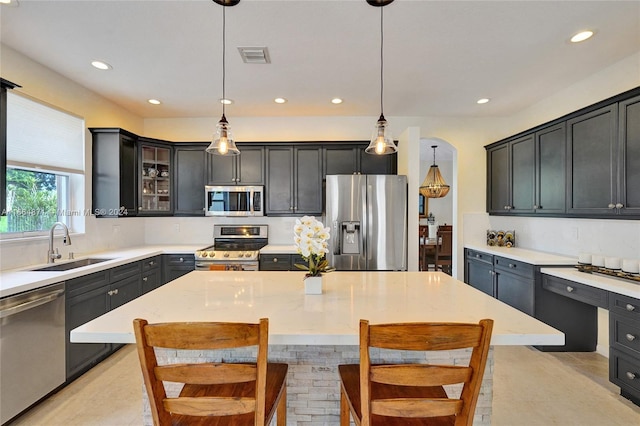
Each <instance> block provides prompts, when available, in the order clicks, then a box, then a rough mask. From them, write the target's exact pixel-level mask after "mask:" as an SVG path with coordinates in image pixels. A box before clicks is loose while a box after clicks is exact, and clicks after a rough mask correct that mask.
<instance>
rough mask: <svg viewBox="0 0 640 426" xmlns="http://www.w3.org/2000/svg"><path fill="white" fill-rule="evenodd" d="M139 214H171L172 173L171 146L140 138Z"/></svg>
mask: <svg viewBox="0 0 640 426" xmlns="http://www.w3.org/2000/svg"><path fill="white" fill-rule="evenodd" d="M138 147H139V157H138V158H139V159H140V163H139V164H140V167H139V171H138V174H139V192H138V214H139V215H152V216H158V215H164V214H166V215H171V214H172V213H173V207H172V206H173V203H172V201H173V200H172V197H173V194H172V189H173V188H172V185H171V181H172V177H173V176H172V175H173V166H172V164H171V147H170V146H168V145H166V144H162V143H155V142H147V141H144V140H143V139H141V140H139V144H138Z"/></svg>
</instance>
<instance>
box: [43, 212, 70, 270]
mask: <svg viewBox="0 0 640 426" xmlns="http://www.w3.org/2000/svg"><path fill="white" fill-rule="evenodd" d="M58 225H59V226H62V228H64V237H63V238H64V239H63V240H62V243H63V244H64V245H65V246H70V245H71V237H70V236H69V228H67V225H65V224H64V223H62V222H56V223H54V224H53V226H51V229H50V230H49V251H48V252H47V263H54V262H55V261H56V259H60V258H61V257H62V255H61V254H60V253H58V249H56V250H55V252H54V251H53V231H54V230H55V229H56V226H58Z"/></svg>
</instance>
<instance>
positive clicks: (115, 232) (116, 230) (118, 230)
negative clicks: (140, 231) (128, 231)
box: [112, 225, 120, 234]
mask: <svg viewBox="0 0 640 426" xmlns="http://www.w3.org/2000/svg"><path fill="white" fill-rule="evenodd" d="M112 232H113V233H114V234H119V233H120V225H113V228H112Z"/></svg>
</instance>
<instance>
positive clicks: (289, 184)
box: [265, 144, 323, 216]
mask: <svg viewBox="0 0 640 426" xmlns="http://www.w3.org/2000/svg"><path fill="white" fill-rule="evenodd" d="M266 159H267V161H266V168H267V187H266V201H265V204H266V209H265V210H266V214H267V215H272V216H287V215H299V214H322V199H323V194H322V148H321V147H319V146H316V145H310V144H298V145H295V146H278V147H275V146H274V147H268V148H266Z"/></svg>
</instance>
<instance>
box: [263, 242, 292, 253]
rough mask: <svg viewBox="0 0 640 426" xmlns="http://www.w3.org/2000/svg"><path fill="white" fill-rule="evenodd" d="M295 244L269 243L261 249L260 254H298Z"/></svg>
mask: <svg viewBox="0 0 640 426" xmlns="http://www.w3.org/2000/svg"><path fill="white" fill-rule="evenodd" d="M297 253H298V248H297V247H296V246H295V245H294V244H269V245H267V246H264V247H262V248H261V249H260V254H297Z"/></svg>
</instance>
